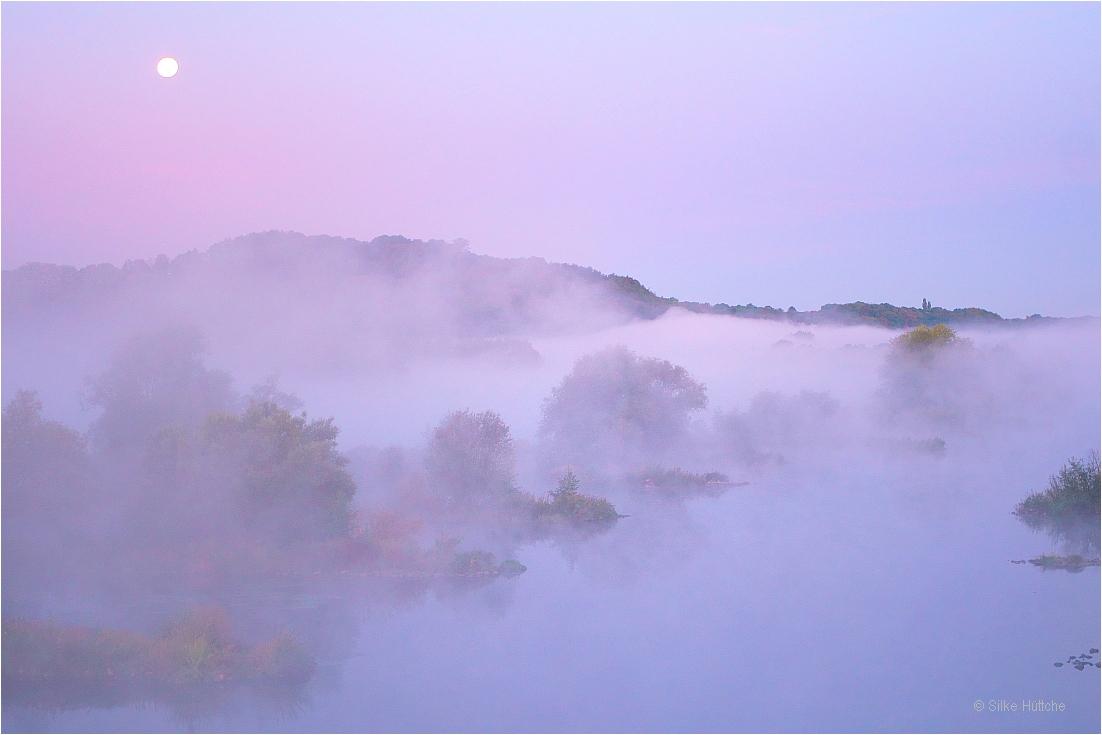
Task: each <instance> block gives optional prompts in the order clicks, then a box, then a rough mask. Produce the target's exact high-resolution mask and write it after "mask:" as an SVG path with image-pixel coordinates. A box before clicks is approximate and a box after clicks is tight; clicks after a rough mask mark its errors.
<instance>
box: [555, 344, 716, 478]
mask: <svg viewBox="0 0 1102 735" xmlns="http://www.w3.org/2000/svg"><path fill="white" fill-rule="evenodd" d="M707 405H708V396H707V389H706V388H705V386H704V385H703V384H701V383H699V382H697V381H696V380H695V379H693V377H692V376H691V375H690V374H689V372H688V371H687V370H685V368H683V367H681V366H679V365H674V364H672V363H670V362H669V361H667V360H659V359H656V358H648V357H640V356H638V355H636V354H635V353H634V352H632V351H631V350H629V349H627V348H626V347H622V346H621V347H610V348H608V349H605V350H602V351H600V352H596V353H593V354H590V355H586V356H584V357H582V358H581V359H579V360H578V361H577V362H576V363H575V364H574V368H573V370H572V371H571V372H570V374H569V375H567V376H566V377H565V378H563V380H562V382H561V383H560V384H559V386H558V387H556V388H555V389H554V390H552V391H551V396H550V397H549V398H547V400H546V401H544V404H543V412H542V417H541V421H540V427H539V435H540V438H541V440H542V441H543V442H544V444H545V447H546V449H547V450H548V451H549V453H550V454H551V456H552V457H553V458H554V460H555V461H556V462H564V463H567V462H568V463H571V464H575V465H579V464H580V465H588V466H600V465H614V466H615V465H620V466H627V467H631V466H638V459H639V458H641V457H650V458H653V457H663V456H666V455H667V454H669V453H670V452H671V451H673V450H674V449H675V448H676V447H677V446H678V445H679V444H681V443H682V442H683V441H684V440H685V439H686V438H687V434H688V426H689V418H690V416H691V414H693V413H694V412H696V411H700V410H702V409H703V408H704V407H705V406H707Z"/></svg>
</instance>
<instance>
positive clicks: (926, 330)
mask: <svg viewBox="0 0 1102 735" xmlns="http://www.w3.org/2000/svg"><path fill="white" fill-rule="evenodd" d="M959 339H960V338H959V337H957V333H956V332H954V331H953V330H952V329H950V328H949V327H947V326H946V325H944V324H935V325H934V326H932V327H926V326H919V327H915V328H914V329H912V330H910V331H909V332H904V333H903V334H901V335H899V336H898V337H896V338H895V339H893V340H892V342H891V344H892V347H893V348H894V349H896V350H899V351H903V352H907V353H910V354H928V353H930V352H932V351H934V350H937V349H938V348H941V347H945V346H946V345H950V344H953V343H954V342H956V341H958V340H959Z"/></svg>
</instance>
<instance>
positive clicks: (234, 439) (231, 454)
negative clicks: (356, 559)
mask: <svg viewBox="0 0 1102 735" xmlns="http://www.w3.org/2000/svg"><path fill="white" fill-rule="evenodd" d="M339 433H340V430H339V429H338V428H337V427H336V426H334V425H333V419H331V418H330V419H314V420H313V421H310V420H308V419H307V418H306V416H305V414H303V415H300V416H293V415H292V414H291V413H290V411H287V410H286V409H284V408H280V407H279V406H277V405H276V404H274V403H255V402H254V403H250V404H249V407H248V408H247V409H246V410H245V412H244V413H243V414H241V415H240V416H238V415H235V414H226V413H215V414H212V415H211V416H210V417H209V418H208V419H207V421H206V424H205V425H204V426H203V429H202V443H203V449H204V451H205V452H206V453H207V454H208V455H209V456H213V457H214V458H216V459H218V460H219V465H218V469H219V470H220V471H221V472H223V473H225V474H226V475H227V476H228V477H230V478H232V481H233V488H232V493H233V495H234V501H235V505H236V506H237V508H238V510H239V511H240V512H241V513H242V515H243V517H244V518H245V521H246V524H247V525H249V526H251V527H253V528H256V529H259V530H260V531H262V532H264V533H266V534H267V535H268V536H269V537H270V539H271V540H275V541H278V542H281V543H284V542H298V541H311V540H313V541H317V540H324V539H334V538H342V537H344V536H346V535H347V534H348V531H349V524H350V522H351V519H352V507H351V503H352V498H353V496H354V495H355V493H356V484H355V482H354V481H353V480H352V476H351V475H350V474H349V473H348V471H347V470H346V469H345V465H347V464H348V460H346V459H345V458H344V457H342V456H341V455H340V454H339V453H338V452H337V448H336V444H337V435H338V434H339Z"/></svg>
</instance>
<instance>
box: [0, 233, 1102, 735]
mask: <svg viewBox="0 0 1102 735" xmlns="http://www.w3.org/2000/svg"><path fill="white" fill-rule="evenodd" d="M3 300H4V301H3V347H4V352H3V357H4V360H3V404H4V414H3V534H2V541H3V617H4V649H3V652H4V654H3V655H4V674H3V675H4V681H3V687H4V689H3V692H4V708H3V718H4V727H5V728H6V729H44V730H55V729H57V730H65V729H68V730H73V729H78V730H104V731H106V730H112V731H122V730H137V731H140V730H162V729H183V728H189V727H190V728H197V729H212V730H255V729H263V730H295V731H329V730H365V731H379V730H388V731H415V730H416V731H423V730H436V731H505V730H509V731H580V730H586V731H698V730H699V731H703V730H715V731H764V730H805V731H824V730H855V731H865V730H878V731H892V730H938V731H940V730H970V731H971V730H976V731H984V730H992V731H1019V730H1020V731H1036V730H1046V731H1048V730H1055V731H1077V730H1082V729H1088V730H1089V729H1097V728H1098V723H1099V720H1098V717H1099V714H1098V682H1097V679H1096V678H1091V677H1097V675H1098V671H1099V669H1098V668H1097V667H1095V668H1094V669H1093V670H1092V669H1090V668H1088V667H1085V666H1084V667H1079V668H1078V670H1076V671H1072V670H1071V667H1064V666H1060V667H1056V666H1053V663H1054V662H1059V661H1061V659H1062V658H1063V657H1065V656H1066V655H1067V654H1071V653H1076V654H1078V653H1080V652H1082V653H1083V655H1085V656H1093V658H1091V659H1090V660H1092V661H1095V662H1097V661H1098V660H1099V659H1098V658H1097V652H1095V653H1093V654H1087V653H1086V651H1088V650H1089V648H1088V647H1094V648H1097V647H1098V640H1097V623H1098V619H1099V602H1098V600H1099V576H1098V567H1097V566H1096V565H1092V564H1091V562H1093V560H1095V559H1096V558H1097V557H1098V555H1099V549H1098V518H1097V500H1095V501H1094V503H1095V505H1094V510H1093V513H1094V516H1093V518H1092V517H1087V518H1085V519H1084V520H1083V522H1082V523H1078V524H1075V525H1071V526H1069V525H1067V524H1065V525H1061V526H1060V527H1059V528H1056V527H1055V526H1046V525H1045V523H1044V522H1043V519H1042V520H1041V521H1038V522H1036V523H1032V524H1028V523H1023V522H1022V521H1021V520H1020V519H1019V517H1016V516H1015V515H1014V514H1013V512H1014V511H1015V509H1016V508H1017V507H1018V504H1019V503H1021V502H1022V501H1023V499H1025V498H1026V497H1027V496H1029V495H1030V493H1033V492H1038V491H1041V490H1043V489H1044V488H1045V486H1046V484H1047V483H1048V482H1049V478H1050V477H1052V476H1055V475H1057V473H1058V472H1059V471H1060V470H1061V467H1064V466H1065V463H1066V462H1068V461H1069V460H1070V459H1075V458H1087V457H1088V456H1089V453H1090V452H1092V451H1096V450H1097V448H1098V446H1099V442H1100V433H1099V422H1098V406H1099V405H1100V403H1102V392H1100V384H1099V372H1100V363H1099V355H1100V349H1102V345H1100V330H1099V323H1098V320H1097V319H1086V320H1035V321H1033V322H1031V323H1025V322H1017V323H1013V324H1002V325H1000V324H990V323H985V324H979V325H972V324H971V323H965V324H954V325H952V327H951V328H948V327H946V326H944V325H938V324H935V325H933V326H927V325H918V326H915V327H913V328H911V329H906V330H904V329H897V330H891V329H886V328H883V327H880V326H874V325H871V324H846V323H825V322H824V323H807V322H808V320H806V319H805V320H803V321H798V320H795V319H793V318H789V317H785V316H775V317H773V318H742V317H739V316H733V315H729V314H724V313H714V312H712V313H701V310H700V309H695V310H694V309H690V308H679V307H678V305H677V302H675V301H674V300H673V299H664V298H659V297H657V296H655V295H654V294H653V293H651V292H650V291H648V290H647V289H646V288H645V287H644V286H643V285H642V284H639V283H638V282H637V281H634V280H633V279H630V278H627V277H623V276H609V275H605V274H601V273H599V272H597V271H594V270H592V269H588V268H584V267H579V266H570V265H562V264H554V263H547V262H545V261H542V260H538V259H528V260H503V259H496V258H489V257H488V256H479V255H474V254H472V253H471V252H470V251H469V249H467V248H466V246H465V244H464V243H461V242H459V243H443V242H439V241H431V242H422V241H411V240H406V239H405V238H398V237H394V238H380V239H377V240H376V241H373V242H371V243H360V242H357V241H351V240H343V239H339V238H306V237H304V236H299V235H294V234H288V233H265V234H261V235H251V236H248V237H245V238H239V239H237V240H235V241H229V242H227V243H222V244H219V245H216V246H214V247H212V248H211V249H210V250H208V251H206V252H202V253H199V252H194V253H190V254H186V255H183V256H179V257H177V258H175V259H168V258H165V257H163V256H162V257H160V258H157V259H154V260H151V261H134V262H131V263H128V264H127V265H125V266H124V267H122V268H116V267H114V266H93V267H89V268H85V269H82V270H80V271H78V270H76V269H74V268H64V267H57V266H43V265H32V266H24V267H23V268H20V269H18V270H16V271H5V272H4V286H3ZM778 314H781V312H779V311H778ZM1094 472H1095V474H1094V477H1095V480H1094V482H1095V483H1097V470H1094ZM1094 493H1095V497H1097V490H1094ZM1069 529H1071V530H1069ZM1042 555H1048V556H1050V557H1052V558H1058V559H1065V560H1066V559H1068V558H1071V557H1072V556H1075V557H1076V558H1078V559H1080V560H1081V561H1083V562H1084V563H1083V564H1082V565H1080V566H1079V567H1078V568H1075V569H1072V568H1071V567H1068V566H1067V564H1066V563H1065V565H1064V567H1063V568H1059V569H1054V568H1050V567H1051V566H1052V565H1051V564H1050V565H1049V567H1044V566H1042V565H1041V564H1035V565H1032V566H1031V565H1028V564H1025V565H1019V564H1011V563H1010V562H1011V561H1016V560H1021V559H1031V558H1041V557H1042ZM1073 566H1074V565H1073ZM1075 572H1078V573H1075ZM1080 649H1081V650H1080ZM1084 660H1086V659H1084ZM13 662H15V663H14V664H13ZM1038 697H1040V698H1042V699H1044V700H1045V701H1049V700H1052V701H1056V702H1060V703H1063V705H1064V707H1063V709H1062V710H1061V714H1059V715H1058V716H1056V715H1052V714H1051V713H1044V712H1038V713H1032V714H1027V713H1025V712H1017V713H1012V714H1015V716H1013V717H1002V716H1001V715H1002V712H1001V711H998V712H992V711H989V709H988V708H987V704H986V703H988V702H989V701H991V700H992V699H994V700H1004V699H1005V700H1007V701H1018V702H1021V701H1025V700H1034V701H1035V700H1037V699H1038ZM976 702H979V703H980V704H983V705H984V707H983V708H977V707H975V706H974V703H976ZM149 704H153V705H154V706H153V707H147V706H146V705H149ZM1043 717H1049V719H1042V718H1043ZM1054 717H1056V719H1053V718H1054Z"/></svg>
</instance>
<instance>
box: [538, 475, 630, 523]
mask: <svg viewBox="0 0 1102 735" xmlns="http://www.w3.org/2000/svg"><path fill="white" fill-rule="evenodd" d="M579 485H580V483H579V482H578V478H577V476H576V475H575V474H574V472H573V471H572V470H567V471H566V474H565V475H563V477H562V479H561V480H559V486H558V489H556V490H555V491H554V492H552V493H551V497H550V499H549V500H537V501H536V505H535V511H534V515H535V517H536V518H537V519H538V520H562V521H567V522H570V523H605V522H608V521H615V520H616V519H617V518H619V517H620V514H619V513H617V512H616V508H615V507H614V506H613V505H612V503H610V502H608V501H607V500H605V499H604V498H596V497H593V496H592V495H583V494H582V493H580V492H578V487H579Z"/></svg>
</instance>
